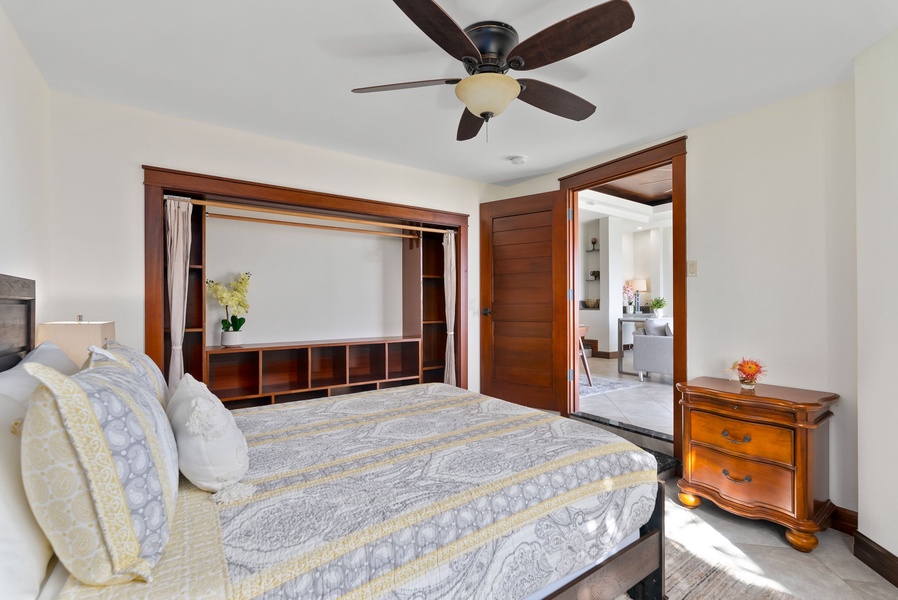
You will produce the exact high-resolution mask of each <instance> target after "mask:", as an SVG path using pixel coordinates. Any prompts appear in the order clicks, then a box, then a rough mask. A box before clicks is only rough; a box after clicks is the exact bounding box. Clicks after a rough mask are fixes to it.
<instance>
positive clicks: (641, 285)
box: [627, 279, 649, 292]
mask: <svg viewBox="0 0 898 600" xmlns="http://www.w3.org/2000/svg"><path fill="white" fill-rule="evenodd" d="M627 283H629V284H630V285H631V286H633V289H634V290H635V291H637V292H647V291H649V288H648V285H646V282H645V279H631V280H630V281H628V282H627Z"/></svg>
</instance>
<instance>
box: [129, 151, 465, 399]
mask: <svg viewBox="0 0 898 600" xmlns="http://www.w3.org/2000/svg"><path fill="white" fill-rule="evenodd" d="M143 169H144V256H145V273H144V285H145V296H144V297H145V302H144V340H145V343H144V351H145V353H146V354H147V355H148V356H150V358H152V359H153V360H154V361H155V362H156V364H157V365H159V367H160V368H164V365H165V357H164V343H165V342H164V324H163V321H164V318H165V302H166V299H165V297H164V290H165V286H164V279H165V267H164V265H165V214H164V205H165V199H164V195H165V194H178V195H184V196H189V197H191V198H192V199H200V198H202V199H203V200H211V201H215V202H216V203H219V202H220V203H222V204H224V205H235V204H239V205H248V206H252V207H265V208H270V209H284V208H290V207H293V208H301V209H304V210H306V211H312V212H315V213H318V214H320V215H334V216H343V217H346V216H350V215H357V216H363V217H369V218H374V219H380V220H382V221H383V223H377V224H384V223H393V224H397V223H399V224H404V225H412V226H415V225H419V226H420V225H422V224H427V225H437V226H443V227H447V228H452V229H454V230H456V231H457V234H456V235H457V236H458V237H457V238H456V246H457V248H458V258H459V261H458V264H457V270H458V278H459V281H458V288H457V289H458V300H457V306H456V313H455V314H456V320H455V327H456V332H457V334H456V337H457V338H458V340H457V344H458V346H457V347H458V355H457V356H456V369H457V374H458V385H459V387H462V388H466V387H467V386H468V364H467V361H468V355H467V345H468V336H467V329H468V311H467V302H468V300H467V276H468V265H467V258H468V249H467V244H468V215H466V214H462V213H455V212H449V211H443V210H435V209H427V208H421V207H416V206H409V205H405V204H394V203H389V202H381V201H377V200H366V199H363V198H353V197H349V196H340V195H336V194H326V193H322V192H313V191H308V190H301V189H293V188H287V187H283V186H276V185H270V184H264V183H252V182H248V181H241V180H237V179H228V178H225V177H218V176H214V175H203V174H198V173H188V172H185V171H175V170H172V169H163V168H159V167H152V166H147V165H144V167H143ZM204 227H205V223H204ZM440 231H442V230H440ZM203 258H204V260H203V264H205V256H204V257H203Z"/></svg>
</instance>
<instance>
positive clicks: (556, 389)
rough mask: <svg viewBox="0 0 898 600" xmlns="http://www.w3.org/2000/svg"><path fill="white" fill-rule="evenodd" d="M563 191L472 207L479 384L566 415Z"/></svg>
mask: <svg viewBox="0 0 898 600" xmlns="http://www.w3.org/2000/svg"><path fill="white" fill-rule="evenodd" d="M568 215H569V212H568V207H567V195H566V194H565V193H564V192H560V191H559V192H549V193H545V194H536V195H533V196H524V197H521V198H513V199H510V200H500V201H498V202H489V203H486V204H481V205H480V239H481V243H480V257H481V258H480V261H481V262H480V266H481V271H480V298H481V317H480V323H481V329H480V351H481V363H480V364H481V367H480V377H481V379H480V386H481V391H482V392H483V393H484V394H487V395H490V396H494V397H496V398H502V399H503V400H508V401H509V402H516V403H518V404H523V405H525V406H530V407H532V408H542V409H548V410H557V411H559V412H562V413H567V397H568V390H569V389H573V387H572V386H569V385H568V370H569V369H570V365H569V357H570V356H571V354H572V353H571V352H570V351H569V347H572V346H571V344H569V343H568V340H569V332H570V330H571V323H570V315H571V314H572V313H573V311H572V310H570V306H571V302H572V301H570V300H568V298H569V294H568V290H569V289H570V285H569V284H570V282H569V281H568V278H569V273H568V272H569V269H568V268H567V264H568V247H569V242H568Z"/></svg>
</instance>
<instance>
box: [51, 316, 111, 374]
mask: <svg viewBox="0 0 898 600" xmlns="http://www.w3.org/2000/svg"><path fill="white" fill-rule="evenodd" d="M114 339H115V321H54V322H52V323H41V324H40V325H38V326H37V340H36V341H37V343H38V344H40V343H41V342H46V341H50V342H53V343H54V344H56V345H57V346H59V348H60V349H61V350H62V351H63V352H65V353H66V354H67V355H68V357H69V358H71V359H72V360H73V361H74V362H75V364H76V365H78V366H81V365H83V364H84V361H86V360H87V357H88V355H89V354H90V353H89V352H88V350H87V348H88V346H102V345H103V343H104V342H105V341H106V340H114Z"/></svg>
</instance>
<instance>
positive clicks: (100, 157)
mask: <svg viewBox="0 0 898 600" xmlns="http://www.w3.org/2000/svg"><path fill="white" fill-rule="evenodd" d="M52 123H53V131H52V161H53V170H52V182H53V186H52V198H51V200H50V202H49V203H48V210H49V211H50V214H52V221H51V225H50V227H49V230H48V231H47V234H48V238H47V239H49V240H52V241H53V245H52V247H51V248H50V254H49V256H48V257H47V258H48V263H49V265H50V272H49V273H48V275H47V279H48V280H49V283H48V284H47V292H48V293H47V296H48V298H47V302H48V304H47V308H46V309H45V310H44V311H42V312H41V313H40V314H39V315H38V318H39V319H41V320H50V319H62V318H71V317H72V316H73V315H75V314H83V315H85V318H97V319H99V318H104V319H115V321H116V333H117V336H118V337H119V339H120V340H121V341H122V342H123V343H126V344H131V345H134V346H137V347H143V306H144V292H143V279H144V258H143V254H144V248H143V243H144V242H143V204H144V201H143V171H142V169H141V165H153V166H157V167H166V168H172V169H179V170H183V171H193V172H198V173H206V174H211V175H221V176H225V177H231V178H236V179H243V180H248V181H255V182H262V183H271V184H276V185H284V186H289V187H295V188H302V189H308V190H315V191H321V192H331V193H336V194H342V195H347V196H355V197H361V198H370V199H374V200H383V201H390V202H397V203H401V204H408V205H415V206H424V207H431V208H435V209H442V210H450V211H454V212H461V213H467V214H469V215H471V219H470V220H469V224H470V229H469V233H470V237H469V245H468V293H469V297H470V298H471V299H475V300H477V299H479V267H480V264H479V260H480V259H479V256H480V253H479V217H478V214H479V212H478V211H479V202H480V200H481V198H482V197H483V195H484V189H485V187H486V186H485V185H484V184H480V183H476V182H471V181H467V180H462V179H457V178H453V177H448V176H444V175H438V174H434V173H429V172H426V171H421V170H416V169H410V168H406V167H400V166H397V165H391V164H388V163H384V162H379V161H376V160H371V159H365V158H359V157H354V156H350V155H346V154H340V153H336V152H330V151H325V150H320V149H317V148H312V147H309V146H303V145H300V144H296V143H291V142H286V141H282V140H277V139H272V138H267V137H263V136H259V135H253V134H248V133H243V132H239V131H234V130H230V129H225V128H222V127H217V126H212V125H207V124H204V123H198V122H195V121H189V120H185V119H179V118H174V117H168V116H163V115H159V114H155V113H151V112H147V111H143V110H137V109H134V108H129V107H123V106H118V105H113V104H108V103H104V102H98V101H94V100H89V99H85V98H80V97H76V96H72V95H68V94H63V93H55V92H54V93H53V94H52ZM251 293H252V292H251ZM256 300H258V298H257V299H256ZM460 302H462V306H466V305H467V304H468V300H467V299H460ZM478 302H479V300H478V301H477V302H475V303H474V304H475V307H476V305H477V304H478ZM479 327H480V321H479V318H477V317H476V316H475V315H471V316H469V328H468V339H469V344H468V365H469V386H470V387H471V388H472V389H475V390H476V389H479V384H480V378H479V375H480V373H479V364H480V361H479V356H480V354H479V344H478V340H479V335H480V333H479Z"/></svg>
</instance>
